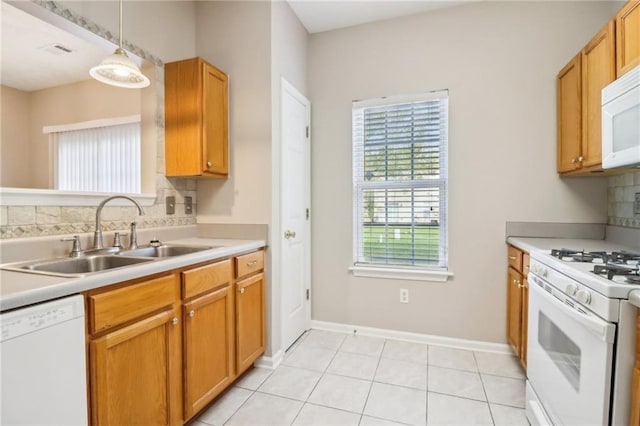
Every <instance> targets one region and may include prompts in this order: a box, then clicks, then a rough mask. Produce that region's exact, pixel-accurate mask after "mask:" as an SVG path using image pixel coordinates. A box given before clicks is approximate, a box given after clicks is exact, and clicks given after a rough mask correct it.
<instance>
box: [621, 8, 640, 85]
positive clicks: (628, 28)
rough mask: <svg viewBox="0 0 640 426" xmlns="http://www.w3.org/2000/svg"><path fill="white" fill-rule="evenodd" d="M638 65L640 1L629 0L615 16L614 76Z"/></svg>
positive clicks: (639, 60) (639, 58) (639, 63)
mask: <svg viewBox="0 0 640 426" xmlns="http://www.w3.org/2000/svg"><path fill="white" fill-rule="evenodd" d="M636 65H640V0H630V1H628V2H627V4H625V5H624V6H623V7H622V9H620V11H619V12H618V13H617V14H616V74H617V76H618V77H620V76H621V75H622V74H624V73H626V72H627V71H629V70H631V69H632V68H634V67H635V66H636Z"/></svg>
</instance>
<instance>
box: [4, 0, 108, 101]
mask: <svg viewBox="0 0 640 426" xmlns="http://www.w3.org/2000/svg"><path fill="white" fill-rule="evenodd" d="M0 28H2V66H1V69H2V84H3V85H5V86H9V87H13V88H16V89H19V90H24V91H33V90H40V89H44V88H48V87H53V86H58V85H62V84H69V83H73V82H76V81H81V80H89V79H91V77H90V76H89V69H90V68H91V67H93V66H94V65H97V64H98V63H100V61H101V60H102V59H104V57H105V56H107V55H108V53H107V52H105V51H103V50H101V49H100V48H99V47H97V46H95V45H93V44H91V43H89V42H87V41H85V40H82V39H80V38H78V37H76V36H74V35H72V34H70V33H68V32H66V31H63V30H61V29H59V28H57V27H55V26H53V25H51V24H48V23H46V22H44V21H42V20H40V19H38V18H36V17H34V16H32V15H30V14H28V13H26V12H24V11H22V10H20V9H17V8H15V7H13V6H11V5H8V4H7V3H5V2H2V26H1V27H0ZM56 46H60V47H62V49H61V48H60V47H56ZM65 49H66V50H70V52H67V51H66V50H65Z"/></svg>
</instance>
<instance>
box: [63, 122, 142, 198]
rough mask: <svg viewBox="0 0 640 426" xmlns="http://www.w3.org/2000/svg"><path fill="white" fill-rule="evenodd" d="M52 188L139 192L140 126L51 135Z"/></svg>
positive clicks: (120, 126) (126, 125) (135, 124)
mask: <svg viewBox="0 0 640 426" xmlns="http://www.w3.org/2000/svg"><path fill="white" fill-rule="evenodd" d="M54 140H55V143H56V145H57V157H56V188H57V189H61V190H66V191H81V192H117V193H140V192H141V171H140V164H141V161H140V160H141V159H140V123H139V122H137V123H127V124H119V125H113V126H104V127H96V128H89V129H80V130H71V131H64V132H58V133H55V134H54Z"/></svg>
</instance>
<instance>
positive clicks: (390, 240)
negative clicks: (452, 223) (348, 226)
mask: <svg viewBox="0 0 640 426" xmlns="http://www.w3.org/2000/svg"><path fill="white" fill-rule="evenodd" d="M363 237H364V250H363V254H364V257H365V259H366V260H367V261H369V262H371V263H384V264H387V263H389V264H400V265H423V266H433V265H437V264H438V259H439V256H438V253H439V250H440V228H439V226H433V225H414V227H413V231H412V228H411V225H410V224H407V225H400V224H392V225H388V226H386V227H385V226H384V225H366V224H365V225H364V230H363Z"/></svg>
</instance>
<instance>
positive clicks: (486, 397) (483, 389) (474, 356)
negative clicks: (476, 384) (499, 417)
mask: <svg viewBox="0 0 640 426" xmlns="http://www.w3.org/2000/svg"><path fill="white" fill-rule="evenodd" d="M473 360H474V361H475V363H476V367H478V376H480V384H481V385H482V392H483V393H484V398H485V399H486V400H487V409H488V410H489V417H490V418H491V423H492V424H494V425H495V424H496V421H495V419H494V418H493V411H491V405H489V395H487V389H485V386H484V380H482V374H481V373H480V366H479V365H478V359H477V358H476V354H475V352H474V353H473Z"/></svg>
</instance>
